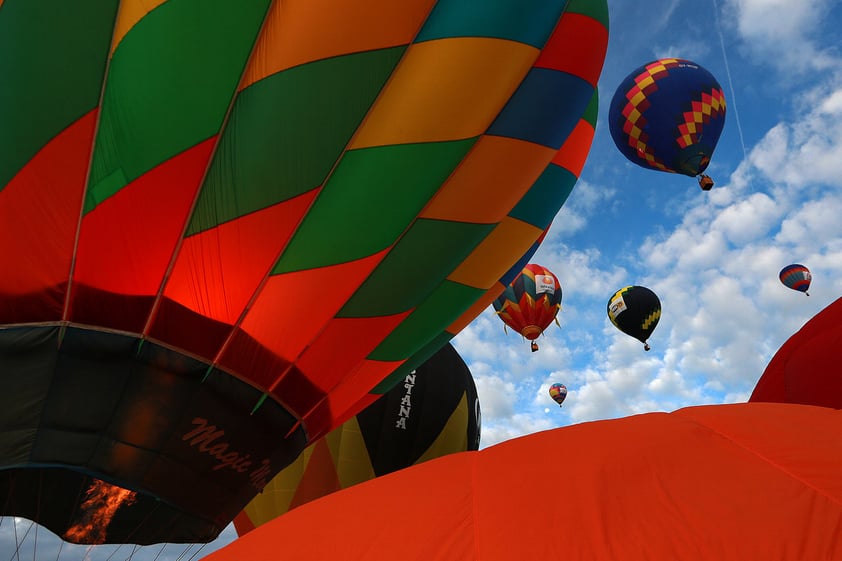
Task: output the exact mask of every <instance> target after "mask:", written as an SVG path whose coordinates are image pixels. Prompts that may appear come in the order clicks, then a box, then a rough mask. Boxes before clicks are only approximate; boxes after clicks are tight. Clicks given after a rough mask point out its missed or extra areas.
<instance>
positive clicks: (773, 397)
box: [749, 298, 842, 409]
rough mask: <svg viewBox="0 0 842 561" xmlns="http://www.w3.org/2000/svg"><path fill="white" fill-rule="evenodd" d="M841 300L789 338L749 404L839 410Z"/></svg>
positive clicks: (841, 387)
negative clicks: (769, 403) (806, 406)
mask: <svg viewBox="0 0 842 561" xmlns="http://www.w3.org/2000/svg"><path fill="white" fill-rule="evenodd" d="M840 345H842V298H839V299H838V300H836V301H835V302H833V303H832V304H830V305H829V306H827V307H826V308H825V309H824V310H822V311H821V312H819V313H818V314H816V315H815V316H814V317H813V318H812V319H811V320H810V321H808V322H807V323H806V324H805V325H804V326H803V327H802V328H801V329H800V330H798V331H797V332H796V333H795V334H794V335H792V337H790V338H789V339H788V340H787V341H786V342H785V343H784V344H783V345H782V346H781V348H780V349H778V352H777V353H775V356H774V357H772V360H771V361H770V362H769V365H768V366H767V367H766V370H765V371H764V372H763V375H762V376H761V377H760V380H759V381H758V382H757V385H756V386H755V388H754V391H753V392H752V394H751V397H750V398H749V401H765V402H777V403H800V404H804V405H819V406H822V407H833V408H835V409H842V375H840V367H839V364H840V358H839V348H840Z"/></svg>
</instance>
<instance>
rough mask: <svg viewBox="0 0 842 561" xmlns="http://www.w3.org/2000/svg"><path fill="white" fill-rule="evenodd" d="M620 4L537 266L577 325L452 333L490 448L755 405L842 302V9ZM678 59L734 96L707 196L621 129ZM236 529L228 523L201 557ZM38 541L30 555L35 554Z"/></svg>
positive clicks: (68, 553) (660, 1)
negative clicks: (800, 277)
mask: <svg viewBox="0 0 842 561" xmlns="http://www.w3.org/2000/svg"><path fill="white" fill-rule="evenodd" d="M609 10H610V18H611V24H610V25H611V30H610V40H609V46H608V53H607V57H606V61H605V67H604V70H603V73H602V76H601V79H600V83H599V87H600V93H601V100H600V115H599V120H598V123H597V130H596V137H595V139H594V145H593V148H592V150H591V154H590V157H589V159H588V162H587V164H586V166H585V168H584V170H583V172H582V175H581V178H580V180H579V182H578V184H577V185H576V187H575V189H574V190H573V193H572V194H571V196H570V198H569V199H568V201H567V203H566V205H565V206H564V208H562V210H561V212H560V213H559V214H558V216H557V217H556V219H555V221H554V223H553V225H552V227H551V229H550V232H549V235H548V237H547V239H546V241H545V243H544V244H543V245H542V247H541V248H540V249H539V251H538V253H537V254H536V255H535V257H534V258H533V260H532V261H533V262H535V263H540V264H542V265H545V266H547V267H549V268H550V269H551V270H553V271H554V272H555V273H556V275H557V276H558V277H559V279H560V281H561V284H562V288H563V300H562V306H563V311H562V312H561V313H560V315H559V322H560V324H561V328H560V329H559V328H558V327H556V326H554V325H553V326H551V327H550V328H549V329H548V330H547V332H546V334H545V336H544V337H542V338H541V339H539V343H540V346H541V350H540V351H538V352H536V353H531V352H530V351H529V346H528V344H527V343H526V342H524V341H523V340H522V339H521V338H520V336H518V335H516V334H513V333H511V331H509V333H508V334H506V333H504V331H503V324H502V322H501V321H500V320H499V319H498V318H497V317H496V316H495V315H494V313H493V310H492V309H491V308H489V309H487V310H486V311H485V312H483V313H482V314H481V315H480V317H478V318H477V319H476V320H475V321H474V322H473V323H472V324H471V325H470V326H468V327H467V328H466V329H465V330H464V331H463V332H462V333H460V334H459V335H458V336H457V337H456V338H455V339H454V341H453V343H454V346H455V347H456V348H457V350H458V351H459V353H460V354H461V355H462V357H463V358H464V359H465V360H466V362H468V364H469V367H470V369H471V371H472V373H473V375H474V378H475V380H476V382H477V387H478V390H479V395H480V401H481V405H482V414H483V417H482V446H483V447H487V446H490V445H493V444H496V443H498V442H501V441H503V440H507V439H509V438H514V437H517V436H521V435H524V434H528V433H532V432H537V431H541V430H546V429H551V428H554V427H560V426H565V425H569V424H573V423H580V422H587V421H593V420H599V419H608V418H616V417H623V416H627V415H633V414H637V413H644V412H649V411H672V410H675V409H677V408H680V407H684V406H688V405H697V404H706V403H730V402H739V401H745V400H746V399H747V398H748V396H749V394H750V393H751V390H752V388H753V387H754V384H755V383H756V382H757V379H758V378H759V377H760V375H761V373H762V372H763V369H764V367H765V365H766V364H767V363H768V361H769V360H770V359H771V357H772V355H773V354H774V352H775V351H776V350H777V349H778V348H779V347H780V345H781V344H782V343H783V342H784V341H785V340H786V339H787V338H788V337H789V336H790V335H792V334H793V333H794V332H795V331H796V330H798V329H799V328H800V327H801V326H802V325H803V324H804V323H805V322H806V321H808V320H809V319H810V318H811V317H812V316H813V315H815V314H816V313H817V312H818V311H820V310H821V309H822V308H824V307H825V306H827V305H828V304H829V303H830V302H832V301H833V300H835V299H836V298H837V297H839V296H840V295H842V51H840V49H839V46H840V45H842V4H841V3H839V2H837V1H834V0H801V1H799V2H789V1H786V2H785V1H784V0H647V2H645V3H641V2H629V1H628V0H609ZM665 56H672V57H680V58H686V59H690V60H693V61H695V62H697V63H699V64H701V65H702V66H704V67H705V68H707V69H708V70H709V71H710V72H711V73H713V74H714V75H715V76H716V77H717V79H718V80H719V82H720V84H721V85H722V87H723V89H724V91H725V95H726V100H727V104H728V114H727V120H726V124H725V129H724V132H723V134H722V137H721V139H720V142H719V145H718V147H717V149H716V152H715V154H714V157H713V161H712V164H711V165H710V167H709V168H708V173H709V174H710V175H711V176H712V177H713V178H714V179H715V180H716V182H717V184H716V186H715V187H714V188H713V190H712V191H710V192H708V193H704V192H702V191H701V190H700V189H699V188H698V186H697V184H696V181H695V180H694V179H692V178H689V177H685V176H679V175H672V174H665V173H659V172H655V171H649V170H644V169H643V168H639V167H637V166H635V165H633V164H631V163H630V162H628V161H627V160H626V159H625V158H624V157H623V156H622V155H621V154H620V152H619V151H618V150H617V149H616V148H615V146H614V144H613V141H612V140H611V136H610V134H609V132H608V126H607V123H606V120H605V117H606V113H607V107H608V104H609V103H610V100H611V96H612V95H613V92H614V90H615V89H616V87H617V85H618V84H619V83H620V82H621V81H622V80H623V78H624V77H625V76H626V75H627V74H628V73H629V72H631V71H632V70H633V69H635V68H637V67H638V66H640V65H641V64H643V63H646V62H649V61H650V60H653V59H656V58H661V57H665ZM789 263H803V264H804V265H806V266H808V267H809V268H810V269H811V270H812V272H813V285H812V287H811V290H810V296H809V297H806V296H804V295H803V294H801V293H798V292H795V291H792V290H789V289H787V288H785V287H784V286H783V285H781V284H780V282H779V280H778V271H779V270H780V269H781V268H782V267H783V266H785V265H787V264H789ZM630 284H638V285H644V286H647V287H649V288H651V289H652V290H654V291H655V292H656V293H657V294H658V296H659V297H660V299H661V302H662V306H663V315H662V318H661V321H660V324H659V326H658V327H657V329H656V330H655V332H654V334H653V336H652V337H651V338H650V340H649V342H650V344H651V346H652V350H651V351H650V352H644V351H643V349H642V345H641V344H640V343H639V342H638V341H636V340H634V339H632V338H630V337H628V336H625V335H623V334H622V333H620V332H619V331H618V330H616V328H614V326H613V325H611V323H610V322H609V321H608V318H607V316H606V313H605V307H606V303H607V300H608V298H609V297H610V296H611V295H612V294H613V293H614V291H615V290H617V289H619V288H621V287H623V286H626V285H630ZM554 382H561V383H563V384H565V385H566V386H567V387H568V389H569V395H568V397H567V400H566V402H565V404H564V407H563V408H561V409H559V408H558V407H557V406H556V405H555V404H554V403H553V402H552V401H551V400H550V398H549V396H548V394H547V390H548V387H549V385H550V384H552V383H554ZM571 454H575V451H571ZM9 522H10V521H9V519H4V520H3V524H1V525H0V556H6V557H9V556H11V558H12V559H15V558H16V557H15V555H14V551H15V549H14V547H15V546H14V543H15V538H14V532H15V531H17V532H18V538H20V537H22V535H23V533H24V532H26V531H27V529H28V528H29V527H30V524H29V522H28V521H24V520H20V521H19V523H18V524H17V525H16V526H15V525H12V524H10V523H9ZM30 532H34V529H33V530H30ZM39 533H40V535H39V542H38V551H37V553H38V557H37V558H44V559H47V558H49V559H83V558H85V556H86V554H87V555H88V556H89V558H91V559H105V558H107V557H108V555H110V554H111V552H112V551H113V548H102V549H98V550H95V551H94V552H87V551H86V549H85V548H83V547H79V546H75V547H74V546H68V545H65V546H63V550H62V552H61V555H60V556H58V557H57V550H58V541H57V540H50V539H44V537H43V536H44V534H46V533H47V532H46V530H43V529H40V530H39ZM30 538H31V535H30ZM234 538H235V535H234V533H233V530H232V529H231V528H230V527H229V528H228V529H227V530H226V531H225V532H223V534H222V536H221V537H220V539H219V540H217V542H215V543H214V544H210V545H209V546H207V547H205V548H204V549H203V550H202V552H201V553H200V554H199V555H197V556H196V557H195V558H196V559H198V558H200V557H201V556H202V555H204V554H205V553H207V552H209V551H211V550H212V549H215V548H217V547H220V546H221V545H224V544H225V543H227V542H229V541H231V540H232V539H234ZM32 543H33V541H32V540H31V539H28V540H26V541H25V542H24V545H23V547H22V548H21V550H20V552H19V553H20V558H23V559H31V558H35V555H34V552H33V549H32V545H31V544H32ZM197 549H198V547H196V546H194V547H193V548H192V549H191V550H189V551H188V553H187V554H186V555H184V556H182V553H183V552H184V550H185V547H184V546H168V547H167V549H166V550H164V551H163V552H162V551H161V547H160V546H150V547H147V548H143V551H141V552H138V553H137V554H135V555H134V556H133V557H132V558H133V559H136V560H140V559H142V560H147V559H149V560H151V559H156V558H157V559H160V560H165V559H172V560H175V559H184V560H187V559H190V558H191V556H192V555H193V554H194V552H196V550H197ZM131 552H132V550H131V548H130V546H124V547H123V548H121V550H120V551H119V552H118V553H117V554H116V555H115V556H114V557H113V558H114V559H118V558H127V557H128V556H129V554H130V553H131Z"/></svg>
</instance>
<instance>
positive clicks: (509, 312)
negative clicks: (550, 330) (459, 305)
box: [494, 263, 561, 352]
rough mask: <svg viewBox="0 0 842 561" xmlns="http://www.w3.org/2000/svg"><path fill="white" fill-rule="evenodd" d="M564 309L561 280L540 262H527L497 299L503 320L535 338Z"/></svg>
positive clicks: (526, 335) (527, 336)
mask: <svg viewBox="0 0 842 561" xmlns="http://www.w3.org/2000/svg"><path fill="white" fill-rule="evenodd" d="M560 309H561V284H560V283H559V282H558V277H556V276H555V274H553V272H552V271H550V270H549V269H547V268H546V267H542V266H541V265H535V264H533V263H530V264H528V265H527V266H526V267H524V268H523V270H522V271H521V272H520V274H519V275H518V276H517V277H515V279H514V280H513V281H512V282H511V283H510V284H509V285H508V286H507V287H506V289H505V290H504V291H503V294H501V295H500V296H499V297H498V298H497V299H496V300H495V301H494V310H495V311H496V312H497V315H498V316H499V317H500V319H501V320H503V323H505V324H506V325H508V326H509V327H511V328H512V329H514V330H515V331H517V332H518V333H520V334H521V335H523V336H524V337H525V338H526V339H529V340H530V341H531V345H530V346H531V349H532V352H535V351H537V350H538V343H536V342H535V339H537V338H538V337H539V336H540V335H541V334H542V333H543V332H544V330H545V329H546V328H547V327H548V326H549V325H550V324H551V323H552V322H553V321H555V322H556V323H558V320H557V319H556V316H557V315H558V311H559V310H560Z"/></svg>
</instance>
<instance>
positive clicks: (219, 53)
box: [0, 0, 608, 544]
mask: <svg viewBox="0 0 842 561" xmlns="http://www.w3.org/2000/svg"><path fill="white" fill-rule="evenodd" d="M607 37H608V30H607V8H606V6H605V2H604V0H599V1H595V2H594V1H585V0H571V1H567V0H550V1H548V2H536V3H529V4H528V5H523V4H520V3H513V2H481V3H477V4H476V5H474V4H471V5H470V6H468V4H466V3H465V2H462V1H455V0H441V1H438V2H434V1H433V0H407V1H401V2H399V3H395V2H393V1H391V0H363V1H361V2H353V3H349V2H337V1H336V0H285V1H284V2H272V1H271V0H255V1H253V2H241V1H239V0H209V1H207V2H184V1H175V0H169V1H167V0H152V1H150V2H120V1H118V0H102V1H101V2H88V3H73V2H63V1H59V0H44V1H42V2H37V3H33V2H27V1H25V0H5V1H4V2H2V9H0V75H2V86H0V88H2V92H3V93H2V95H0V253H2V255H3V256H4V263H6V264H7V265H6V266H5V267H4V269H3V271H2V274H0V349H2V351H1V352H0V373H2V382H0V383H2V389H3V395H4V396H6V397H5V398H0V405H2V407H0V410H2V411H3V412H2V413H0V442H2V445H0V468H2V470H0V504H2V505H3V506H2V511H0V513H2V514H6V515H15V516H24V517H27V518H31V519H36V520H38V521H39V522H41V523H43V524H44V525H46V526H47V527H48V528H50V529H51V530H52V531H53V532H55V533H57V534H59V535H62V536H65V537H66V538H67V539H69V540H72V541H77V542H85V541H107V542H123V541H130V542H133V543H140V544H142V543H157V542H178V541H186V542H198V541H207V540H210V539H212V538H213V537H215V536H216V535H217V534H218V533H219V531H220V530H221V529H222V528H224V527H225V526H226V525H227V524H228V523H229V522H230V520H231V519H232V518H233V517H234V515H235V514H236V513H238V512H239V511H240V510H242V508H243V507H244V506H245V505H246V504H247V503H248V501H249V500H251V498H252V497H253V496H254V495H255V494H256V493H257V492H258V491H259V490H260V489H261V488H262V487H263V486H264V485H265V484H266V482H268V481H269V480H270V479H271V478H272V476H273V475H274V474H276V473H277V472H278V471H280V470H281V469H282V468H283V467H285V466H286V465H288V464H289V463H290V462H292V461H293V460H294V459H295V457H296V456H297V455H298V454H299V453H300V452H301V450H302V449H303V448H304V447H305V446H306V445H307V444H308V443H312V442H314V441H315V440H317V439H318V438H319V437H321V436H323V435H325V434H327V433H328V432H329V431H330V430H332V429H333V428H336V427H337V426H339V425H340V424H341V423H342V422H344V421H346V420H348V419H349V418H351V417H352V416H353V415H354V414H356V413H357V412H359V410H360V409H361V408H362V407H364V405H366V404H368V403H370V402H372V401H374V400H375V399H376V398H377V397H378V396H379V394H381V393H383V392H384V391H386V389H387V388H388V387H390V386H391V384H392V381H391V380H390V381H388V382H384V379H386V378H387V376H389V375H390V373H392V372H394V371H396V369H400V368H401V367H402V366H403V365H404V364H407V363H409V362H410V361H420V362H423V360H424V359H426V358H428V357H429V356H430V355H431V354H432V353H433V352H434V351H435V350H437V349H438V348H440V347H441V346H442V345H443V343H444V342H445V341H446V339H447V335H443V334H444V333H446V332H448V331H447V330H453V329H456V328H457V326H459V325H464V324H466V323H467V322H469V321H470V319H472V318H473V317H475V316H476V315H477V314H479V313H480V312H481V310H482V309H483V308H484V307H486V306H487V305H488V301H487V300H483V299H484V298H485V297H486V294H487V292H488V291H489V290H493V289H496V288H497V283H498V280H499V279H500V278H502V277H503V275H504V274H505V273H506V271H507V270H508V269H509V268H510V267H511V266H512V265H513V264H514V263H515V262H517V261H518V259H520V258H521V256H523V255H524V254H525V253H526V252H527V251H528V250H529V248H530V247H531V246H532V245H533V244H534V243H535V242H536V240H538V238H539V236H541V235H542V233H543V232H544V231H545V230H546V227H547V224H548V223H549V221H550V220H551V217H552V216H553V215H554V214H555V213H556V212H557V211H558V209H559V208H560V206H561V204H562V203H563V202H564V197H563V196H561V195H562V194H563V192H564V190H565V189H566V188H567V187H569V185H572V183H571V181H570V180H569V178H568V177H567V175H573V174H572V173H570V172H565V173H567V175H565V173H562V172H561V171H564V170H561V171H559V170H560V168H561V167H562V164H568V165H569V164H570V162H573V164H574V165H572V166H570V169H575V164H576V162H578V161H583V158H584V157H583V154H586V153H587V149H588V147H589V145H590V137H589V136H588V135H587V133H585V134H582V132H581V131H582V130H584V129H583V128H582V127H581V126H580V125H581V123H582V118H583V116H584V115H586V114H587V112H588V111H590V109H589V108H591V107H594V106H595V91H596V83H597V80H598V78H599V74H600V71H601V67H602V62H603V59H604V56H605V49H606V44H607ZM574 145H578V146H574ZM565 147H566V149H565ZM563 150H564V151H565V154H567V156H566V157H561V156H560V154H561V153H562V151H563ZM565 158H566V159H565ZM562 176H564V177H562ZM559 178H561V179H562V181H557V180H558V179H559ZM565 181H566V183H565ZM573 181H575V177H573ZM568 192H569V189H568ZM539 203H541V204H539ZM548 216H549V217H550V218H549V219H548V218H547V217H548ZM479 304H482V305H479ZM449 333H452V331H450V332H449ZM450 336H452V334H451V335H450ZM420 362H417V363H415V364H413V365H412V367H414V366H417V364H420ZM399 375H405V372H402V373H400V374H399ZM99 480H102V481H104V482H106V483H107V484H108V485H109V486H119V487H123V488H126V489H129V490H131V491H132V492H134V493H135V495H134V496H133V498H132V499H131V500H127V501H125V502H124V505H123V506H122V507H121V508H120V509H119V510H118V511H117V512H116V514H115V515H114V517H113V519H112V520H111V521H110V523H109V524H108V526H107V531H106V532H105V533H104V534H102V535H99V536H97V537H90V536H88V537H85V536H84V535H81V534H76V533H73V534H69V533H68V530H69V529H70V528H71V527H75V526H76V525H77V524H78V523H80V521H83V520H85V519H86V516H87V515H88V512H87V509H86V507H84V506H83V504H84V501H85V500H86V499H85V496H86V493H87V492H88V491H90V490H92V489H93V488H94V484H95V483H96V481H99ZM96 486H97V488H100V486H99V484H98V483H97V484H96ZM109 488H112V490H114V489H113V487H109ZM11 490H14V492H12V491H11ZM114 492H118V491H117V490H114Z"/></svg>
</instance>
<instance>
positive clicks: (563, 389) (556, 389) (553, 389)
mask: <svg viewBox="0 0 842 561" xmlns="http://www.w3.org/2000/svg"><path fill="white" fill-rule="evenodd" d="M550 397H551V398H553V401H555V402H556V403H558V406H559V407H561V404H562V403H564V398H566V397H567V386H565V385H564V384H553V385H552V386H550Z"/></svg>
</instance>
